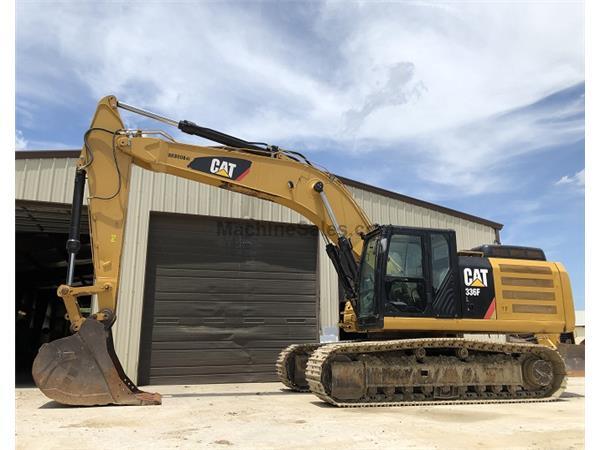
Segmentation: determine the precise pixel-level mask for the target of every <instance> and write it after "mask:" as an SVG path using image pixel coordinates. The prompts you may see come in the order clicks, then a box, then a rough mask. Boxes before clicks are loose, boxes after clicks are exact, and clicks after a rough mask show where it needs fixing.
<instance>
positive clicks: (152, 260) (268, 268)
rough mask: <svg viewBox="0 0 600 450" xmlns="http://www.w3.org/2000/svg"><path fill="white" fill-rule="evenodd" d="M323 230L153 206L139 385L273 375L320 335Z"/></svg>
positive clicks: (269, 377)
mask: <svg viewBox="0 0 600 450" xmlns="http://www.w3.org/2000/svg"><path fill="white" fill-rule="evenodd" d="M317 246H318V235H317V229H316V227H313V226H306V225H294V224H280V223H272V222H257V221H249V220H232V219H223V218H212V217H203V216H190V215H178V214H164V213H152V214H151V216H150V229H149V236H148V253H147V263H146V264H147V266H146V282H145V292H144V311H143V318H142V336H141V346H140V364H139V372H138V381H139V383H140V384H194V383H231V382H258V381H275V380H276V376H275V369H274V364H275V361H276V359H277V355H278V353H279V351H280V350H281V349H283V348H284V347H286V346H287V345H289V344H293V343H299V342H315V341H316V340H317V339H318V322H317V310H318V303H317V298H318V283H317Z"/></svg>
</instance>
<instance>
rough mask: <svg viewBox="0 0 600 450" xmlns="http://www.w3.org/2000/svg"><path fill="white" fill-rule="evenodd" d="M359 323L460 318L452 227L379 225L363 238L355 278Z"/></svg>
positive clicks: (373, 324) (379, 324)
mask: <svg viewBox="0 0 600 450" xmlns="http://www.w3.org/2000/svg"><path fill="white" fill-rule="evenodd" d="M357 291H358V296H357V309H358V311H357V315H358V321H359V325H360V326H362V327H365V328H382V327H383V318H384V317H447V318H454V317H459V315H460V311H461V300H460V297H461V296H460V291H459V283H458V257H457V252H456V234H455V232H454V231H453V230H438V229H429V228H407V227H396V226H391V225H388V226H382V227H379V228H377V229H376V230H374V231H372V232H371V233H369V234H368V235H366V236H365V245H364V247H363V254H362V258H361V263H360V268H359V276H358V282H357Z"/></svg>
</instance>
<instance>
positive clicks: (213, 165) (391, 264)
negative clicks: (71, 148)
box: [32, 96, 575, 407]
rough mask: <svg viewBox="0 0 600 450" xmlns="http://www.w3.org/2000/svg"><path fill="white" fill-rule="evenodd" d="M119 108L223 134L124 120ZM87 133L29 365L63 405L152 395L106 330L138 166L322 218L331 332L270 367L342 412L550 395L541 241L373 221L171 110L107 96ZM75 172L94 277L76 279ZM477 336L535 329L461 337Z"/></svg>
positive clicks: (556, 308)
mask: <svg viewBox="0 0 600 450" xmlns="http://www.w3.org/2000/svg"><path fill="white" fill-rule="evenodd" d="M121 109H123V110H126V111H129V112H131V113H136V114H141V115H142V116H145V117H149V118H151V119H155V120H158V121H160V122H162V123H164V124H167V125H170V126H174V127H176V128H178V129H179V130H181V131H183V132H184V133H188V134H191V135H195V136H199V137H201V138H204V139H208V140H211V141H213V142H216V143H218V144H220V145H219V146H197V145H190V144H184V143H181V142H177V141H176V140H175V139H174V138H173V137H172V136H171V135H169V134H168V133H166V132H165V131H163V130H139V129H127V128H126V127H125V125H124V123H123V121H122V119H121V115H120V113H119V110H121ZM83 142H84V145H83V149H82V151H81V155H80V158H79V160H78V163H77V167H76V171H75V187H74V194H73V205H72V217H71V226H70V233H69V239H68V241H67V244H66V247H67V252H68V256H69V260H68V273H67V277H66V283H65V284H63V285H61V286H60V287H59V288H58V296H59V297H60V298H61V299H62V300H63V301H64V304H65V307H66V310H67V318H68V320H69V322H70V328H71V331H72V333H73V334H72V335H71V336H68V337H65V338H62V339H58V340H56V341H53V342H50V343H48V344H45V345H43V346H42V347H41V348H40V350H39V352H38V355H37V357H36V359H35V361H34V364H33V369H32V372H33V378H34V380H35V383H36V385H37V386H38V387H39V389H41V391H42V392H43V393H44V394H45V395H46V396H48V397H49V398H51V399H53V400H55V401H57V402H59V403H62V404H67V405H108V404H114V405H149V404H160V403H161V396H160V394H158V393H148V392H143V391H141V390H140V389H138V387H137V386H136V385H135V384H134V383H133V382H132V381H131V380H130V379H129V378H128V377H127V375H126V374H125V372H124V370H123V368H122V366H121V364H120V362H119V359H118V358H117V355H116V353H115V350H114V346H113V340H112V332H111V327H112V326H113V324H114V322H115V320H116V315H115V313H116V307H117V299H118V293H119V276H120V270H121V259H122V258H121V256H122V249H123V239H124V234H125V233H124V232H125V226H126V224H125V220H126V217H127V204H128V198H129V191H130V188H131V186H130V173H131V167H132V165H134V164H135V165H137V166H140V167H142V168H144V169H146V170H151V171H155V172H164V173H167V174H171V175H174V176H177V177H182V178H186V179H189V180H193V181H197V182H199V183H206V184H208V185H211V186H216V187H219V188H221V189H227V190H230V191H233V192H239V193H242V194H246V195H249V196H253V197H258V198H261V199H264V200H269V201H272V202H275V203H278V204H280V205H284V206H286V207H289V208H291V209H293V210H295V211H297V212H298V213H299V214H301V215H302V216H304V217H306V218H307V219H308V220H310V221H311V222H312V223H313V224H315V225H316V226H317V227H318V229H319V230H320V232H321V233H322V235H323V237H324V239H325V242H326V243H327V244H326V251H327V255H328V256H329V258H330V259H331V263H332V264H333V267H334V268H335V270H336V272H337V274H338V277H339V281H340V286H341V288H342V289H343V293H344V297H345V303H342V304H341V305H342V306H341V307H340V322H339V326H340V328H341V330H342V331H341V335H342V336H343V340H342V341H340V342H334V343H323V344H315V343H307V344H303V343H299V344H296V345H292V346H290V347H288V348H286V349H284V350H282V352H281V354H280V355H279V358H278V360H277V361H276V362H275V361H274V363H276V371H277V374H278V376H279V379H280V380H281V382H282V383H283V384H284V385H285V386H287V387H288V388H289V389H291V390H294V391H310V392H312V393H313V394H315V395H316V396H317V397H319V398H320V399H322V400H323V401H325V402H328V403H330V404H333V405H336V406H353V407H361V406H388V405H389V406H393V405H413V404H420V403H447V402H459V403H482V402H531V401H549V400H552V399H556V398H558V396H560V394H561V392H562V391H563V390H564V388H565V385H566V367H565V363H564V361H563V359H562V358H561V356H560V354H559V352H558V351H557V345H558V344H559V340H560V335H561V334H564V333H572V332H573V329H574V321H575V319H574V307H573V299H572V294H571V286H570V283H569V276H568V274H567V272H566V270H565V268H564V267H563V266H562V265H561V264H560V263H557V262H550V261H546V257H545V255H544V252H543V251H542V250H540V249H537V248H529V247H516V246H506V245H482V246H480V247H477V248H474V249H471V250H468V251H458V250H457V247H456V235H455V232H454V231H453V230H442V229H430V228H409V227H404V226H395V225H377V224H373V223H371V221H370V220H369V218H368V217H367V215H366V214H365V212H364V211H363V210H362V209H361V207H360V206H359V205H358V204H357V202H356V201H355V200H354V198H353V197H352V194H351V193H350V192H349V191H348V189H346V187H345V186H344V185H343V184H342V183H341V182H340V180H339V179H338V178H336V177H335V176H334V175H332V174H331V173H328V172H326V171H324V170H321V169H320V168H317V167H316V166H315V165H313V164H312V163H311V162H310V161H309V160H308V159H306V158H305V157H304V156H303V155H302V154H300V153H298V152H295V151H290V150H286V149H283V148H280V147H277V146H274V145H268V144H264V143H257V142H248V141H245V140H242V139H239V138H236V137H233V136H230V135H227V134H224V133H221V132H219V131H215V130H212V129H209V128H204V127H200V126H198V125H196V124H195V123H193V122H189V121H185V120H182V121H176V120H172V119H168V118H165V117H162V116H159V115H157V114H154V113H151V112H149V111H145V110H143V109H140V108H136V107H134V106H131V105H128V104H126V103H123V102H120V101H118V100H117V99H116V98H115V97H114V96H108V97H105V98H103V99H101V100H100V102H99V103H98V107H97V109H96V112H95V115H94V117H93V120H92V124H91V126H90V128H89V129H88V130H87V131H86V132H85V135H84V138H83ZM86 182H87V185H88V213H89V219H90V220H89V223H90V239H91V243H92V249H93V250H92V258H93V265H94V283H93V284H92V285H88V286H74V285H73V271H74V267H75V259H76V255H77V252H78V250H79V247H80V243H79V235H80V217H81V212H82V204H83V199H84V192H85V184H86ZM83 295H96V296H97V304H98V308H97V311H96V312H94V313H93V314H90V315H88V316H87V317H84V316H83V315H82V313H81V311H80V309H79V306H78V303H77V297H79V296H83ZM121 301H125V302H126V301H127V299H126V298H125V299H123V298H122V299H121ZM478 334H483V335H490V334H495V335H512V334H515V335H517V334H521V335H530V336H533V340H532V341H529V342H516V343H515V342H491V341H489V340H482V339H477V338H468V337H465V335H467V336H471V335H478Z"/></svg>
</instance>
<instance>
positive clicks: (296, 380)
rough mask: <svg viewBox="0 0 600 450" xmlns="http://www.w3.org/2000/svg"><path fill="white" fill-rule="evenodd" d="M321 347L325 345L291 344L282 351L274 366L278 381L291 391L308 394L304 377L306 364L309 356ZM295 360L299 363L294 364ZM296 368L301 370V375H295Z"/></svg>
mask: <svg viewBox="0 0 600 450" xmlns="http://www.w3.org/2000/svg"><path fill="white" fill-rule="evenodd" d="M323 345H325V344H293V345H290V346H289V347H286V348H285V349H283V350H282V351H281V353H279V357H278V358H277V363H276V364H275V367H276V369H277V376H278V377H279V381H281V382H282V383H283V384H284V385H285V386H286V387H288V388H290V389H292V390H293V391H296V392H308V391H309V388H308V384H307V383H306V377H305V376H304V370H305V369H306V362H307V361H308V359H309V357H310V355H311V354H312V353H313V352H314V351H315V350H316V349H317V348H319V347H322V346H323ZM296 358H300V360H301V361H299V362H298V363H296ZM297 367H298V368H300V369H301V370H302V374H296V370H297Z"/></svg>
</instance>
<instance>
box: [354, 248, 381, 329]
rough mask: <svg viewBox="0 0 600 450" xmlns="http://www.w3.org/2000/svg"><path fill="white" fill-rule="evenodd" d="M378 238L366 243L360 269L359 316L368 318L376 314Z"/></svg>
mask: <svg viewBox="0 0 600 450" xmlns="http://www.w3.org/2000/svg"><path fill="white" fill-rule="evenodd" d="M377 242H378V240H377V238H371V239H369V241H368V242H367V243H366V246H365V249H364V256H363V261H362V264H361V268H360V278H359V285H358V304H359V316H361V317H367V316H371V315H373V314H374V313H375V308H376V305H375V265H376V261H377Z"/></svg>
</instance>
